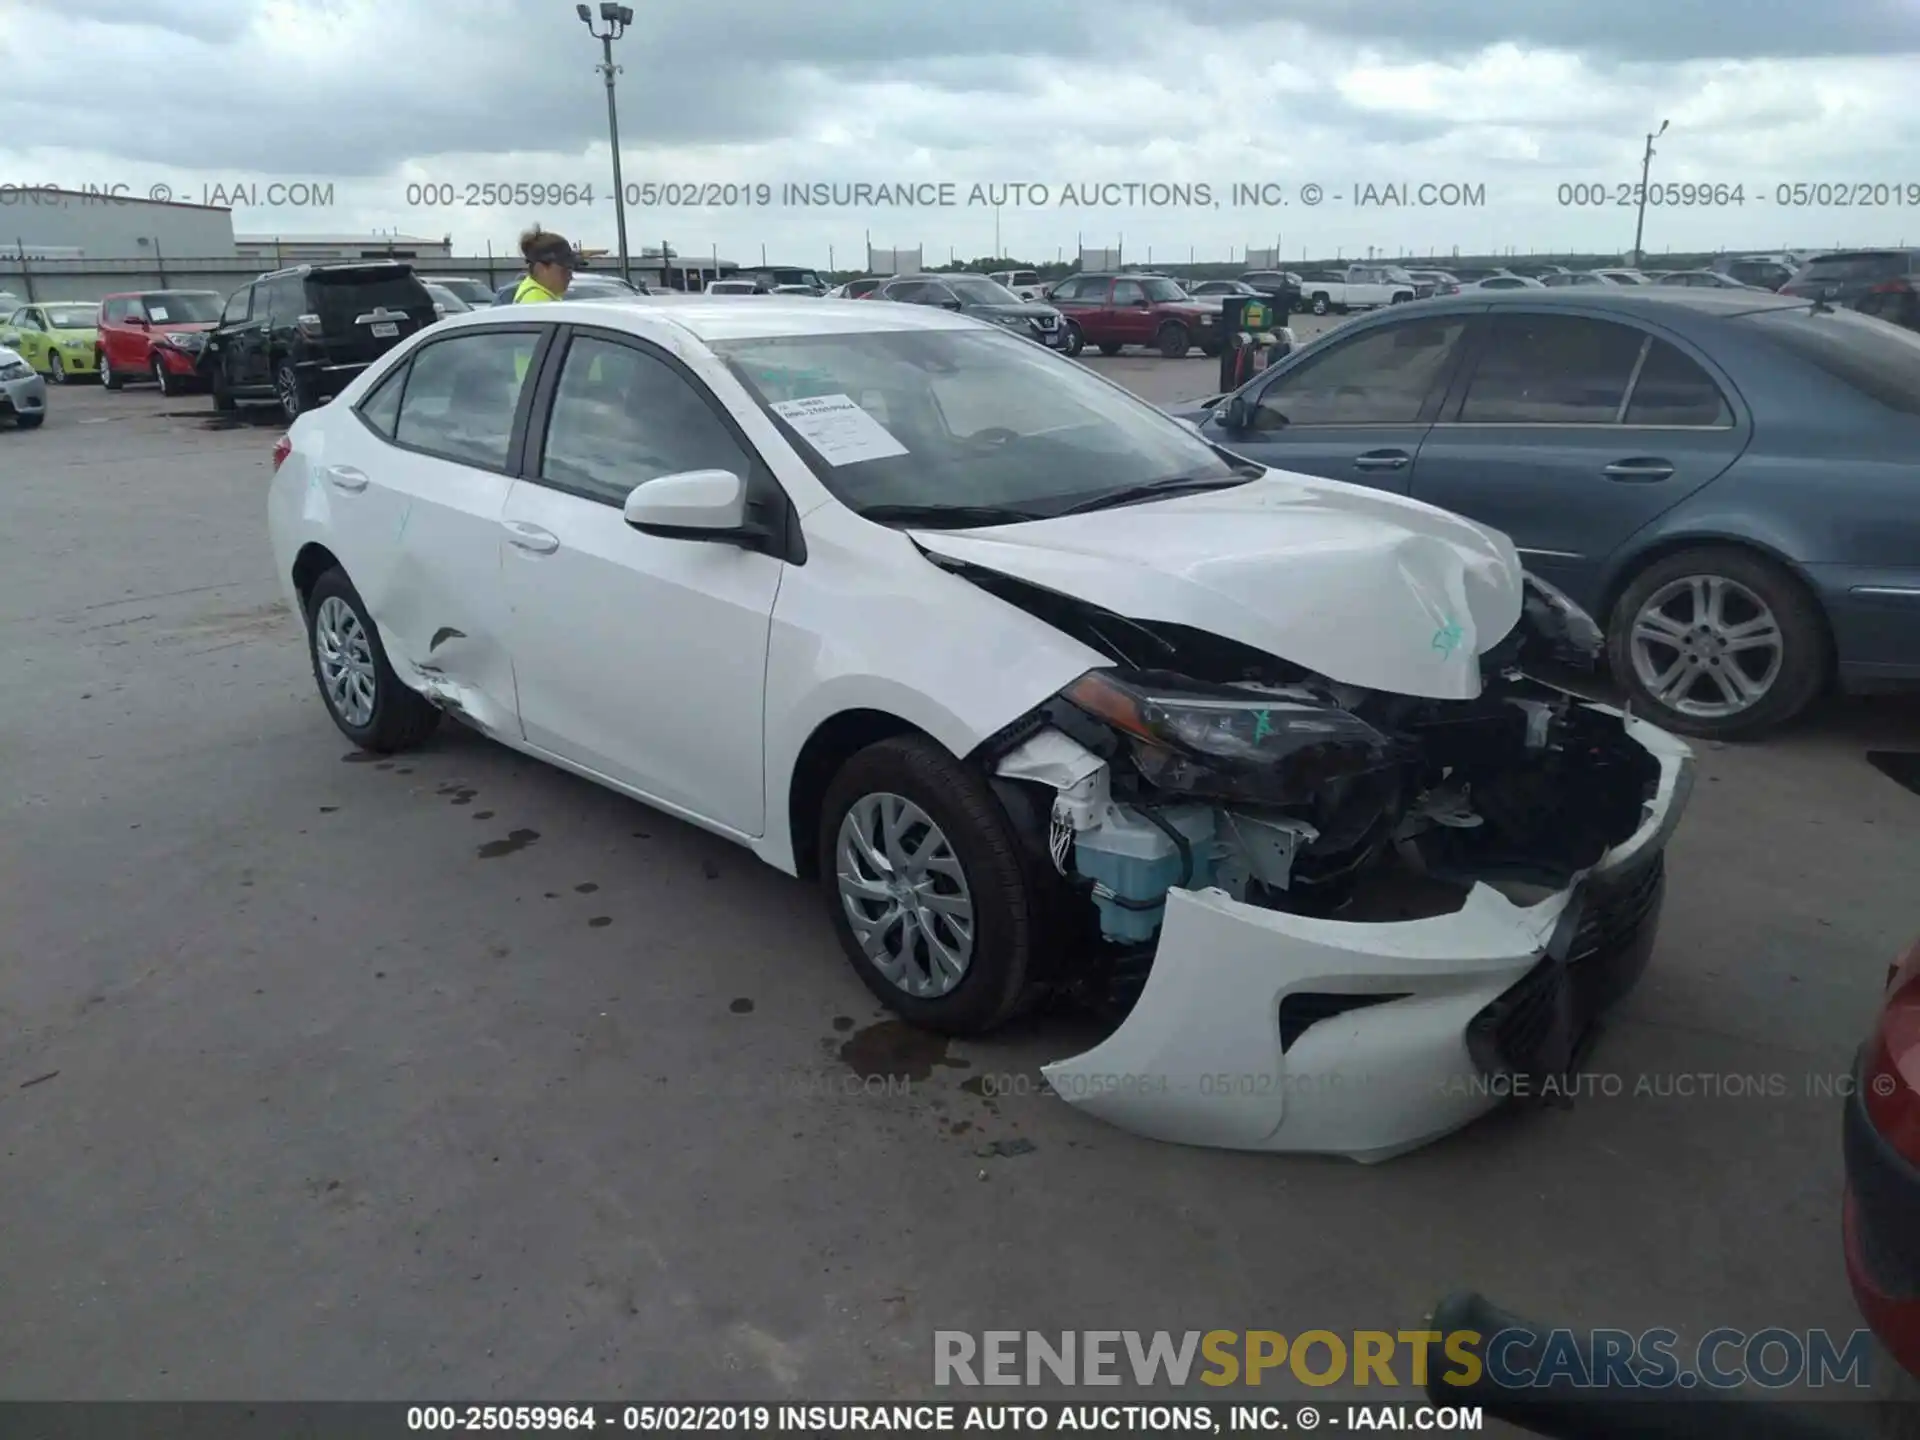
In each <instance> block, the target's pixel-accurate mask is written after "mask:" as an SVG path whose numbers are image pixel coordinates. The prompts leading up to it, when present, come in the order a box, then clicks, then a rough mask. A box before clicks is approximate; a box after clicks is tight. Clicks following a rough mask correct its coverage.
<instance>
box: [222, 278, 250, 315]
mask: <svg viewBox="0 0 1920 1440" xmlns="http://www.w3.org/2000/svg"><path fill="white" fill-rule="evenodd" d="M252 304H253V286H251V285H242V286H241V287H240V288H239V289H238V290H236V291H234V292H233V294H231V295H229V296H228V297H227V308H226V309H225V310H223V311H221V312H220V323H221V324H222V325H238V324H239V323H240V322H241V321H242V320H244V319H246V318H247V313H248V307H249V306H251V305H252Z"/></svg>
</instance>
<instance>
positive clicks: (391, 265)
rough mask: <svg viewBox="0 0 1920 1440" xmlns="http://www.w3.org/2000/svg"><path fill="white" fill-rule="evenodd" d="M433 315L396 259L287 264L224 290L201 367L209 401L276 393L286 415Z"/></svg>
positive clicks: (319, 397) (337, 385)
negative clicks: (228, 293)
mask: <svg viewBox="0 0 1920 1440" xmlns="http://www.w3.org/2000/svg"><path fill="white" fill-rule="evenodd" d="M438 318H439V317H438V315H437V314H436V313H435V311H434V307H433V296H432V295H430V294H428V293H427V287H426V286H425V285H423V284H422V283H421V282H420V278H419V277H418V276H417V275H415V274H414V273H413V267H412V266H411V265H407V264H405V263H403V262H395V261H391V260H378V261H357V262H352V263H347V264H340V265H296V266H294V267H292V268H291V269H287V270H276V271H274V272H273V273H272V274H271V275H262V276H261V277H260V278H259V279H258V280H255V281H254V282H253V283H252V284H250V285H246V286H243V287H242V288H241V289H239V290H236V291H234V293H233V294H232V295H231V296H229V297H228V298H227V308H226V309H225V310H224V311H223V312H222V313H221V316H220V326H219V328H218V329H216V330H215V331H214V332H213V334H212V335H210V336H208V338H207V347H206V349H205V350H204V351H202V352H201V361H200V366H201V371H202V373H203V374H204V375H205V376H206V379H207V383H208V385H209V387H210V388H211V389H212V391H213V408H214V409H216V410H231V409H233V408H234V405H235V403H236V402H237V401H241V400H277V401H278V402H279V404H280V409H281V412H282V413H283V414H285V416H286V417H287V419H288V420H290V421H291V420H293V419H296V418H297V417H298V416H299V415H300V414H301V413H302V412H304V411H306V410H310V409H312V408H313V407H314V406H315V405H318V404H320V403H321V402H322V401H325V400H331V399H332V398H333V397H334V396H335V395H338V394H339V393H340V392H341V391H342V390H344V389H346V387H347V384H348V382H350V381H351V380H352V379H353V377H354V376H356V375H358V374H359V373H360V372H361V371H362V370H364V369H366V368H367V366H368V365H370V364H372V363H373V361H375V360H376V359H378V358H379V357H380V356H381V355H383V354H385V353H386V352H387V351H388V350H390V349H391V348H392V347H393V346H395V345H397V344H399V343H400V341H401V340H403V339H404V338H406V337H407V336H408V335H411V334H412V333H413V332H414V331H416V330H420V329H424V328H425V327H426V326H428V325H431V324H433V322H434V321H435V320H436V319H438Z"/></svg>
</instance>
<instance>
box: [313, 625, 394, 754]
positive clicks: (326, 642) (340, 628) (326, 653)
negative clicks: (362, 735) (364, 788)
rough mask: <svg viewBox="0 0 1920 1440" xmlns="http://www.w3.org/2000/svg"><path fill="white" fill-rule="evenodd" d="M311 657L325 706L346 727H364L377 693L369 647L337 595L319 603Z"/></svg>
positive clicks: (360, 630)
mask: <svg viewBox="0 0 1920 1440" xmlns="http://www.w3.org/2000/svg"><path fill="white" fill-rule="evenodd" d="M313 654H314V659H315V660H316V661H317V662H318V663H319V668H320V683H321V688H322V689H323V690H324V691H325V692H326V696H327V703H328V704H329V705H331V706H332V707H333V709H334V712H335V713H336V714H338V715H339V717H340V718H341V719H342V720H344V721H346V722H347V724H349V725H352V726H354V727H355V728H356V729H358V728H362V727H364V726H365V725H366V724H367V723H368V722H369V721H371V720H372V719H373V706H374V699H375V696H376V694H377V693H378V691H377V685H376V676H375V672H374V668H373V646H372V644H371V643H370V642H369V641H368V639H367V632H366V630H365V629H363V628H362V627H361V624H360V617H359V616H358V615H356V614H354V613H353V607H352V606H351V605H349V604H347V602H346V601H345V600H343V599H341V598H340V597H339V596H338V595H329V596H328V597H327V598H326V599H325V600H322V601H321V602H320V609H319V610H318V611H317V612H316V613H315V615H314V620H313Z"/></svg>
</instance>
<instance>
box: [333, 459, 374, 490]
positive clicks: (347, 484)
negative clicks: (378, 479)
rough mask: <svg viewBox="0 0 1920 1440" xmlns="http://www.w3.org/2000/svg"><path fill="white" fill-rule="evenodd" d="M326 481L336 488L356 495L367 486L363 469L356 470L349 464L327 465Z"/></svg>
mask: <svg viewBox="0 0 1920 1440" xmlns="http://www.w3.org/2000/svg"><path fill="white" fill-rule="evenodd" d="M327 483H328V484H329V485H332V486H333V487H334V489H336V490H345V491H348V492H349V493H351V494H355V495H358V494H359V493H360V492H361V491H362V490H364V489H366V488H367V477H366V474H365V472H364V471H360V470H356V469H354V468H353V467H352V466H351V465H329V466H328V467H327Z"/></svg>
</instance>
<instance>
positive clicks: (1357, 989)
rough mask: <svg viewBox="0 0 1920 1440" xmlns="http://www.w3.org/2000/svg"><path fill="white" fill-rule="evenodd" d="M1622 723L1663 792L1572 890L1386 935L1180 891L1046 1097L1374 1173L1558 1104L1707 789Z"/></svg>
mask: <svg viewBox="0 0 1920 1440" xmlns="http://www.w3.org/2000/svg"><path fill="white" fill-rule="evenodd" d="M1594 708H1596V709H1600V710H1605V711H1607V713H1613V714H1617V713H1618V712H1617V711H1611V710H1607V707H1603V706H1596V707H1594ZM1622 718H1623V724H1624V725H1625V728H1626V731H1627V734H1628V735H1629V736H1630V737H1631V738H1632V739H1633V740H1634V741H1635V742H1636V743H1638V744H1639V745H1640V746H1641V747H1642V748H1644V749H1645V750H1646V751H1648V753H1649V754H1651V755H1652V756H1653V757H1654V758H1655V760H1656V761H1657V762H1658V764H1659V766H1660V778H1659V781H1658V783H1657V785H1656V787H1655V793H1654V796H1653V798H1652V799H1651V800H1649V801H1648V802H1647V804H1646V807H1645V816H1644V818H1643V820H1642V822H1641V824H1640V826H1639V828H1638V829H1637V830H1636V831H1635V832H1634V833H1633V835H1631V836H1630V837H1629V838H1628V839H1627V840H1625V841H1623V842H1622V843H1620V844H1619V845H1616V846H1614V847H1613V849H1611V850H1610V851H1608V852H1607V854H1606V855H1605V856H1603V857H1602V858H1601V860H1600V862H1599V863H1598V864H1597V865H1595V866H1594V868H1593V869H1592V870H1590V871H1588V872H1586V873H1585V874H1584V875H1582V876H1581V877H1579V878H1578V879H1577V880H1576V881H1575V882H1574V884H1572V885H1571V886H1569V887H1568V888H1567V889H1565V890H1563V891H1560V892H1559V893H1557V894H1554V895H1551V896H1549V897H1547V898H1546V899H1544V900H1541V901H1539V902H1538V903H1535V904H1531V905H1518V904H1515V903H1514V902H1513V901H1510V900H1508V899H1507V898H1506V897H1505V896H1504V895H1502V894H1501V893H1500V892H1499V891H1497V890H1495V889H1493V888H1492V887H1490V886H1488V885H1484V884H1482V885H1476V886H1474V888H1473V889H1472V890H1471V891H1470V892H1468V895H1467V897H1466V901H1465V903H1464V904H1463V905H1462V906H1461V908H1460V909H1459V910H1457V911H1454V912H1452V913H1451V914H1447V915H1440V916H1435V917H1433V918H1430V919H1422V920H1410V921H1400V922H1394V923H1385V924H1365V923H1356V922H1351V921H1339V920H1322V919H1313V918H1308V917H1304V916H1299V915H1292V914H1287V913H1284V912H1281V911H1276V910H1268V909H1264V908H1261V907H1259V906H1255V905H1248V904H1243V903H1240V902H1237V901H1235V900H1233V899H1232V898H1231V897H1229V896H1228V895H1227V894H1226V893H1225V892H1224V891H1221V890H1217V889H1216V890H1202V891H1192V890H1180V889H1175V890H1172V891H1170V892H1169V893H1168V896H1167V907H1166V919H1165V922H1164V924H1163V925H1162V928H1161V931H1160V940H1159V945H1158V949H1157V952H1156V955H1155V958H1154V962H1153V969H1152V971H1151V973H1150V974H1149V976H1148V979H1147V984H1146V988H1145V990H1144V991H1143V993H1142V994H1141V996H1140V999H1139V1000H1138V1002H1136V1004H1135V1005H1134V1008H1133V1010H1132V1012H1131V1013H1130V1014H1129V1015H1128V1017H1127V1019H1126V1021H1125V1022H1124V1023H1123V1024H1122V1025H1121V1026H1120V1028H1119V1029H1118V1030H1116V1031H1115V1032H1114V1033H1113V1034H1112V1035H1111V1036H1109V1037H1108V1038H1107V1039H1106V1040H1105V1041H1103V1042H1102V1043H1101V1044H1099V1045H1097V1046H1095V1047H1094V1048H1093V1049H1092V1050H1089V1051H1088V1052H1086V1053H1085V1054H1084V1055H1078V1056H1075V1057H1073V1058H1071V1059H1067V1060H1062V1061H1059V1062H1057V1063H1055V1064H1052V1065H1048V1066H1046V1067H1044V1068H1043V1073H1044V1074H1045V1075H1046V1077H1047V1080H1048V1082H1049V1083H1050V1084H1051V1085H1052V1086H1053V1089H1054V1091H1055V1092H1056V1093H1057V1094H1059V1095H1060V1096H1061V1098H1062V1099H1064V1100H1066V1101H1067V1102H1068V1103H1070V1104H1073V1105H1077V1106H1079V1107H1080V1108H1081V1109H1084V1110H1086V1111H1087V1112H1089V1113H1090V1114H1093V1115H1096V1116H1098V1117H1099V1118H1101V1119H1103V1120H1106V1121H1108V1122H1109V1123H1110V1124H1114V1125H1117V1126H1119V1127H1120V1128H1122V1129H1125V1130H1131V1131H1134V1132H1136V1133H1137V1134H1141V1135H1145V1136H1149V1137H1151V1138H1154V1139H1159V1140H1171V1141H1175V1142H1178V1143H1182V1144H1189V1145H1214V1146H1221V1147H1224V1148H1228V1149H1239V1150H1273V1151H1305V1152H1317V1153H1326V1154H1334V1155H1345V1156H1349V1157H1351V1158H1353V1159H1356V1160H1364V1161H1376V1160H1384V1159H1389V1158H1391V1157H1392V1156H1394V1155H1398V1154H1402V1153H1404V1152H1406V1151H1408V1150H1413V1149H1416V1148H1418V1147H1419V1146H1421V1145H1423V1144H1425V1143H1427V1142H1428V1141H1431V1140H1434V1139H1437V1138H1438V1137H1439V1136H1441V1135H1444V1134H1446V1133H1448V1132H1449V1131H1452V1130H1457V1129H1459V1128H1460V1127H1461V1126H1463V1125H1466V1124H1468V1123H1469V1122H1471V1121H1472V1120H1474V1119H1475V1118H1477V1117H1478V1116H1480V1115H1482V1114H1484V1113H1486V1112H1487V1111H1488V1110H1491V1109H1492V1108H1494V1107H1495V1106H1496V1105H1498V1104H1500V1103H1501V1102H1502V1101H1503V1100H1506V1099H1508V1098H1510V1097H1513V1096H1520V1095H1528V1094H1533V1095H1538V1094H1540V1093H1542V1090H1543V1088H1544V1083H1545V1082H1546V1080H1547V1079H1548V1078H1549V1077H1552V1076H1557V1075H1559V1074H1561V1073H1564V1072H1565V1071H1566V1070H1568V1069H1570V1068H1571V1067H1572V1065H1573V1063H1574V1062H1575V1061H1576V1060H1577V1058H1578V1055H1579V1051H1580V1047H1581V1046H1582V1044H1583V1043H1584V1041H1585V1040H1586V1038H1587V1036H1588V1035H1589V1033H1590V1031H1591V1028H1592V1025H1593V1022H1594V1020H1595V1019H1596V1018H1597V1017H1598V1016H1599V1014H1600V1013H1602V1012H1603V1011H1604V1010H1605V1009H1607V1008H1608V1007H1609V1006H1611V1005H1612V1004H1613V1003H1614V1002H1615V1001H1616V1000H1618V999H1619V998H1620V996H1621V995H1623V994H1625V993H1626V991H1627V990H1629V989H1631V988H1632V986H1633V984H1634V982H1635V981H1636V980H1637V979H1638V978H1639V975H1640V973H1641V971H1642V970H1643V969H1644V968H1645V965H1646V962H1647V957H1648V955H1649V954H1650V953H1651V951H1652V947H1653V940H1654V934H1655V931H1656V929H1657V927H1658V923H1659V912H1660V904H1661V898H1662V894H1663V889H1664V865H1663V852H1664V848H1665V845H1666V842H1667V839H1668V837H1669V836H1670V835H1671V834H1672V832H1673V829H1674V826H1675V825H1677V824H1678V823H1679V818H1680V814H1681V812H1682V810H1683V809H1684V808H1685V805H1686V800H1687V797H1688V794H1689V793H1690V791H1691V788H1692V781H1693V754H1692V751H1691V750H1689V749H1688V748H1687V746H1686V745H1684V744H1683V743H1682V742H1680V741H1678V740H1676V739H1674V738H1673V737H1672V736H1670V735H1668V734H1666V733H1665V732H1664V731H1661V730H1658V729H1656V728H1654V727H1653V726H1650V725H1648V724H1646V723H1645V722H1643V721H1638V720H1633V719H1628V718H1625V717H1622Z"/></svg>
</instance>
